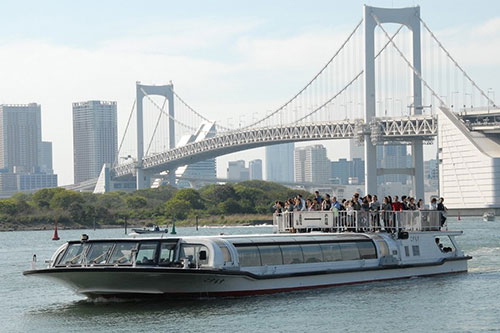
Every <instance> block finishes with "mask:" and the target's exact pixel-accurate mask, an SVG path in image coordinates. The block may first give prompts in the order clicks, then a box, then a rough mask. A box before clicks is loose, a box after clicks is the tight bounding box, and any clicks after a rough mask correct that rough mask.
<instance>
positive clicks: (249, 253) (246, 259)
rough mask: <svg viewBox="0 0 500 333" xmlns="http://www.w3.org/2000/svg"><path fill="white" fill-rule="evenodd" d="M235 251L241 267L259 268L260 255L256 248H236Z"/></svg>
mask: <svg viewBox="0 0 500 333" xmlns="http://www.w3.org/2000/svg"><path fill="white" fill-rule="evenodd" d="M237 249H238V258H239V261H240V266H241V267H252V266H261V261H260V253H259V249H258V248H257V246H241V247H240V246H238V248H237Z"/></svg>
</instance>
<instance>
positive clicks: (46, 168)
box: [40, 141, 54, 174]
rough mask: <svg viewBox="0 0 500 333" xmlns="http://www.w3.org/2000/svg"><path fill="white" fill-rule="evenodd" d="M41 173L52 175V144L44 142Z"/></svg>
mask: <svg viewBox="0 0 500 333" xmlns="http://www.w3.org/2000/svg"><path fill="white" fill-rule="evenodd" d="M40 171H42V172H44V173H47V174H52V173H54V169H53V168H52V142H49V141H42V157H41V158H40Z"/></svg>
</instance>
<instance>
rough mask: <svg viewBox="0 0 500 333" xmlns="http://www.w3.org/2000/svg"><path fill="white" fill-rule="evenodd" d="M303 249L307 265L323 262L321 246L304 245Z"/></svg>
mask: <svg viewBox="0 0 500 333" xmlns="http://www.w3.org/2000/svg"><path fill="white" fill-rule="evenodd" d="M301 247H302V253H303V254H304V262H305V263H309V262H321V261H323V253H322V252H321V247H320V246H319V244H303V245H301Z"/></svg>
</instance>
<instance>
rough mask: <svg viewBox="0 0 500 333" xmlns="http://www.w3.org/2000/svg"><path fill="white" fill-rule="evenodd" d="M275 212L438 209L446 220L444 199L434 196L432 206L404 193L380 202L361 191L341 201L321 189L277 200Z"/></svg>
mask: <svg viewBox="0 0 500 333" xmlns="http://www.w3.org/2000/svg"><path fill="white" fill-rule="evenodd" d="M274 209H275V213H282V212H293V211H339V212H340V211H346V212H352V211H358V212H372V213H374V212H379V211H380V212H391V211H392V212H399V211H405V210H410V211H417V210H436V211H442V212H443V214H441V215H442V216H441V225H443V224H444V222H445V221H446V214H444V212H446V210H447V209H446V207H445V205H444V199H443V198H440V199H439V201H438V200H437V199H436V198H432V200H431V204H430V206H428V205H425V204H424V201H423V200H422V199H419V200H418V201H416V200H415V198H413V197H410V196H406V195H403V196H401V201H400V200H399V197H398V196H397V195H395V196H394V198H393V197H391V196H390V195H388V196H385V197H384V199H383V200H382V202H379V200H378V197H377V196H376V195H371V194H368V195H366V196H364V197H360V195H359V193H357V192H356V193H354V195H353V196H352V199H350V200H346V199H343V200H342V201H341V202H339V201H337V198H336V197H335V196H334V197H330V195H329V194H325V196H324V197H322V196H321V195H320V193H319V191H316V192H314V197H313V198H308V199H304V198H303V197H302V195H301V194H297V196H296V197H295V198H290V199H288V200H286V202H282V201H276V202H275V205H274Z"/></svg>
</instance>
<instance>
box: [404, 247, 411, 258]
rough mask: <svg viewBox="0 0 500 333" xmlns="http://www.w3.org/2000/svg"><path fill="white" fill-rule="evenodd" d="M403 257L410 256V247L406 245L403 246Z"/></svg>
mask: <svg viewBox="0 0 500 333" xmlns="http://www.w3.org/2000/svg"><path fill="white" fill-rule="evenodd" d="M405 256H407V257H409V256H410V247H409V246H408V245H405Z"/></svg>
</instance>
